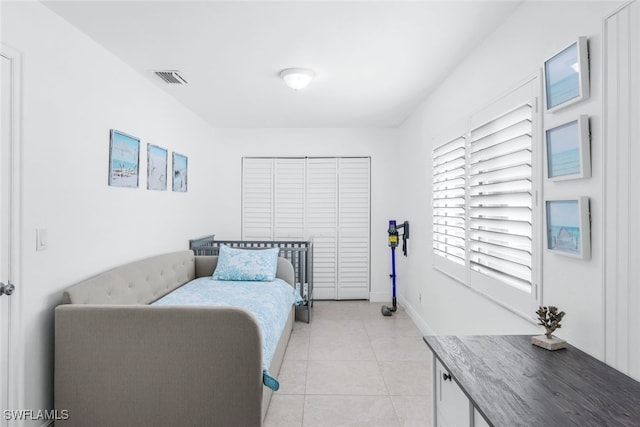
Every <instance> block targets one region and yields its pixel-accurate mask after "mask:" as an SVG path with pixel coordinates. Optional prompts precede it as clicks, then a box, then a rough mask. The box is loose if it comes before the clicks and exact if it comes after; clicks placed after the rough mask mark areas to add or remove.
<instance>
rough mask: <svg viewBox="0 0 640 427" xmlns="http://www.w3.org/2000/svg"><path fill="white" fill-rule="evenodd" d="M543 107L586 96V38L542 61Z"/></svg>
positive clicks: (551, 107)
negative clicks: (544, 103)
mask: <svg viewBox="0 0 640 427" xmlns="http://www.w3.org/2000/svg"><path fill="white" fill-rule="evenodd" d="M544 86H545V99H546V110H547V111H548V112H552V111H556V110H559V109H560V108H564V107H567V106H569V105H571V104H574V103H576V102H579V101H582V100H584V99H587V98H588V97H589V51H588V46H587V38H586V37H578V40H576V41H575V42H574V43H572V44H571V45H570V46H568V47H566V48H565V49H563V50H562V51H560V52H558V53H557V54H555V55H553V56H552V57H551V58H549V59H547V60H546V61H545V62H544Z"/></svg>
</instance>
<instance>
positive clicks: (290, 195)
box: [273, 158, 305, 241]
mask: <svg viewBox="0 0 640 427" xmlns="http://www.w3.org/2000/svg"><path fill="white" fill-rule="evenodd" d="M274 162H275V173H274V186H273V187H274V204H275V206H274V216H273V230H274V233H273V234H274V237H275V240H298V241H299V240H304V236H305V232H304V229H305V226H304V219H305V203H304V194H305V177H304V176H305V161H304V159H303V158H280V159H275V160H274Z"/></svg>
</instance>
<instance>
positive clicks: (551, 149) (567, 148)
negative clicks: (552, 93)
mask: <svg viewBox="0 0 640 427" xmlns="http://www.w3.org/2000/svg"><path fill="white" fill-rule="evenodd" d="M545 136H546V150H547V178H548V179H549V180H551V181H561V180H567V179H580V178H589V177H590V176H591V143H590V137H589V116H587V115H581V116H580V117H578V118H577V119H576V120H572V121H570V122H568V123H563V124H561V125H560V126H556V127H553V128H551V129H547V130H546V132H545Z"/></svg>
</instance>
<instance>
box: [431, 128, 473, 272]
mask: <svg viewBox="0 0 640 427" xmlns="http://www.w3.org/2000/svg"><path fill="white" fill-rule="evenodd" d="M432 160H433V251H434V253H435V254H436V255H439V256H441V257H443V258H446V259H448V260H450V261H453V262H455V263H456V264H460V265H465V262H466V238H465V234H466V231H465V229H466V202H465V191H466V190H465V187H466V181H465V176H466V171H465V167H466V145H465V139H464V138H463V137H458V138H455V139H453V140H451V141H448V142H446V143H444V144H442V145H440V146H439V147H437V148H435V149H434V150H433V158H432Z"/></svg>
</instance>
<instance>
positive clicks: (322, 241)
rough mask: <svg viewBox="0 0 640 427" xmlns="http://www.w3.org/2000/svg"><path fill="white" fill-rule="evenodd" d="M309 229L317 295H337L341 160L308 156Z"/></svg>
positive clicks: (335, 296) (321, 297)
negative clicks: (339, 164)
mask: <svg viewBox="0 0 640 427" xmlns="http://www.w3.org/2000/svg"><path fill="white" fill-rule="evenodd" d="M307 232H308V235H309V237H310V238H312V239H313V288H314V291H313V293H314V296H315V298H317V299H337V298H338V294H337V289H338V287H337V283H338V160H337V159H336V158H335V157H334V158H309V159H307Z"/></svg>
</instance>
